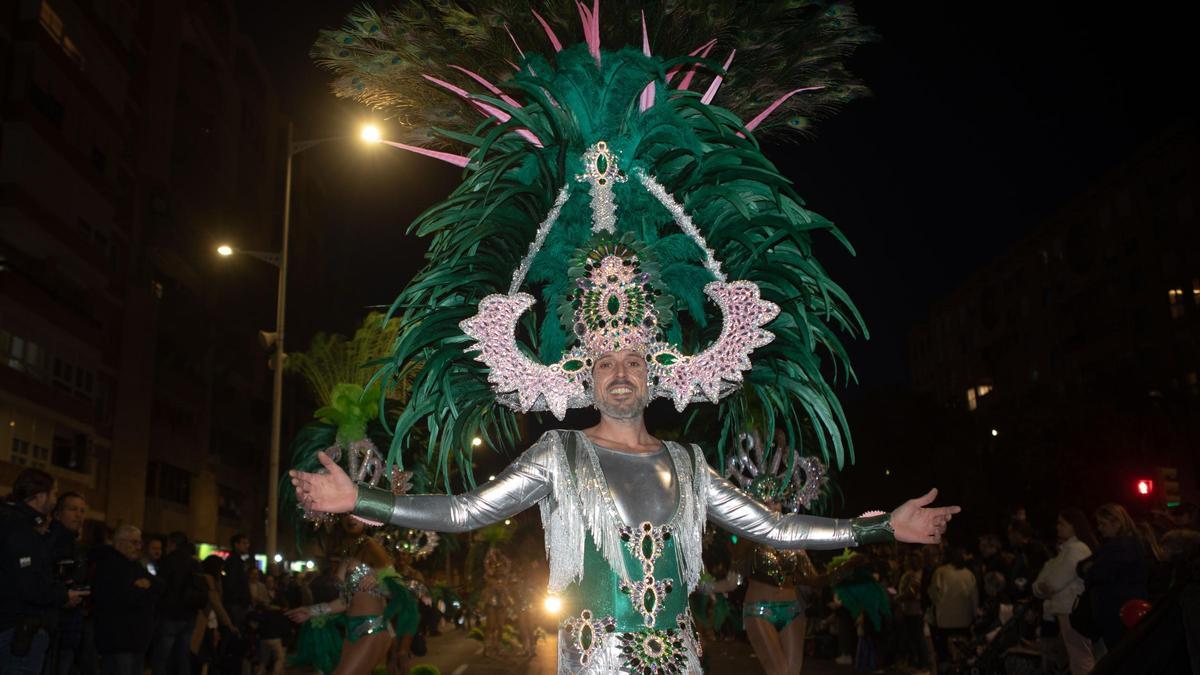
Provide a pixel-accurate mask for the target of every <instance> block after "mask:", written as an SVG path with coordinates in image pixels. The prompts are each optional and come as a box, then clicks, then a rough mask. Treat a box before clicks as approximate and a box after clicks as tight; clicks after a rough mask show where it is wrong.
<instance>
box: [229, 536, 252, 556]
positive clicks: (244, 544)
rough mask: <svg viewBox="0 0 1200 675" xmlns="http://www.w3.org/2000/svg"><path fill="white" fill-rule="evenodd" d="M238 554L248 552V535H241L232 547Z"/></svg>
mask: <svg viewBox="0 0 1200 675" xmlns="http://www.w3.org/2000/svg"><path fill="white" fill-rule="evenodd" d="M233 548H234V550H235V551H237V553H238V555H246V554H247V553H249V552H250V537H242V538H241V539H238V540H237V544H236V545H235V546H234V547H233Z"/></svg>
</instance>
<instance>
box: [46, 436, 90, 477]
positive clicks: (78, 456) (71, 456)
mask: <svg viewBox="0 0 1200 675" xmlns="http://www.w3.org/2000/svg"><path fill="white" fill-rule="evenodd" d="M90 445H91V443H90V439H89V438H88V436H87V434H81V433H77V432H75V431H73V430H70V429H62V428H58V429H55V430H54V447H53V454H52V455H51V457H50V462H51V463H52V464H54V466H59V467H62V468H64V469H70V470H71V471H78V472H79V473H87V472H88V456H89V455H90V454H91V453H90V452H89V448H90Z"/></svg>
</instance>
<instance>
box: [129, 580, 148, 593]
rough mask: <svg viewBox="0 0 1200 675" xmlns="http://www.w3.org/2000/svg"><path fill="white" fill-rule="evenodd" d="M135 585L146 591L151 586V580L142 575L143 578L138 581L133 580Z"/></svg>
mask: <svg viewBox="0 0 1200 675" xmlns="http://www.w3.org/2000/svg"><path fill="white" fill-rule="evenodd" d="M133 585H134V586H137V587H138V588H140V589H142V590H143V591H144V590H146V589H147V588H150V580H149V579H147V578H146V577H142V578H141V579H138V580H137V581H135V582H133Z"/></svg>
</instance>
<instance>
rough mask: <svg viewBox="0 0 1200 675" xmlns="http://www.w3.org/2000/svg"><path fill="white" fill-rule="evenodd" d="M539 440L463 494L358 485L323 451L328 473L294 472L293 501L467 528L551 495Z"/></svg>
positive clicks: (446, 528)
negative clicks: (405, 492) (396, 491)
mask: <svg viewBox="0 0 1200 675" xmlns="http://www.w3.org/2000/svg"><path fill="white" fill-rule="evenodd" d="M542 452H543V450H542V446H541V445H540V444H539V445H537V446H534V447H533V448H531V449H530V450H528V451H527V452H526V453H525V454H523V455H521V456H520V457H519V458H517V459H516V460H515V461H514V462H513V463H512V464H509V465H508V467H507V468H505V469H504V471H502V472H501V473H500V475H498V476H496V478H495V480H490V481H488V482H487V483H484V484H483V485H480V486H479V487H477V488H475V489H474V490H471V491H470V492H466V493H464V494H461V495H393V494H392V493H391V492H389V491H387V490H381V489H378V488H371V487H366V486H358V485H356V484H355V483H354V481H352V480H351V479H350V477H349V476H347V475H346V472H345V471H343V470H342V468H341V467H340V466H338V465H337V462H334V461H333V460H332V459H330V458H329V456H328V455H326V454H325V453H323V452H322V453H320V454H319V455H318V458H319V459H320V460H321V464H322V465H323V466H324V467H325V469H326V471H328V473H324V474H316V473H305V472H303V471H292V472H290V475H291V477H292V485H294V486H295V487H296V499H297V500H299V502H300V503H301V504H302V505H304V506H305V507H306V508H309V509H312V510H314V511H324V512H326V513H353V514H354V515H356V516H358V517H360V518H362V519H364V520H368V521H374V522H380V523H389V524H391V525H398V526H400V527H411V528H413V529H416V530H432V531H434V532H468V531H470V530H475V529H478V528H481V527H484V526H487V525H491V524H492V523H496V522H500V521H502V520H504V519H505V518H508V517H511V516H514V515H516V514H518V513H520V512H521V511H524V510H525V509H527V508H529V507H530V506H533V505H534V504H536V503H537V502H538V501H539V500H540V499H542V498H543V497H545V496H546V495H548V494H549V493H550V489H551V488H550V475H549V472H548V471H547V470H546V468H545V464H544V462H542V461H539V460H540V459H541V453H542Z"/></svg>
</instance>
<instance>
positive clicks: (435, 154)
mask: <svg viewBox="0 0 1200 675" xmlns="http://www.w3.org/2000/svg"><path fill="white" fill-rule="evenodd" d="M379 142H380V143H383V144H385V145H390V146H392V147H393V148H400V149H401V150H407V151H409V152H415V153H417V154H418V155H425V156H426V157H432V158H434V159H440V160H442V161H443V162H446V163H448V164H453V165H454V166H457V167H463V168H465V167H466V166H467V164H468V163H469V162H470V161H471V160H470V159H469V158H467V157H466V156H464V155H456V154H454V153H450V152H440V151H438V150H430V149H428V148H422V147H418V146H416V145H408V144H406V143H397V142H395V141H382V140H381V141H379Z"/></svg>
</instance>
